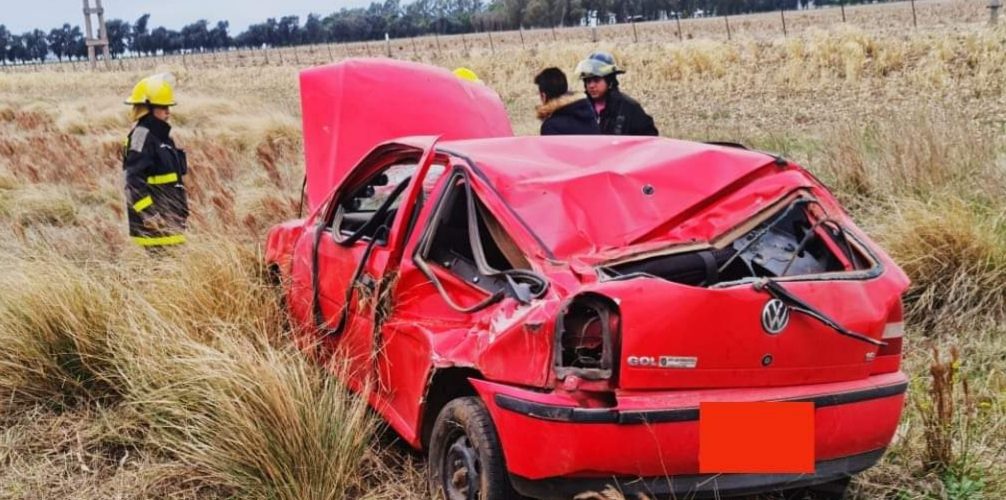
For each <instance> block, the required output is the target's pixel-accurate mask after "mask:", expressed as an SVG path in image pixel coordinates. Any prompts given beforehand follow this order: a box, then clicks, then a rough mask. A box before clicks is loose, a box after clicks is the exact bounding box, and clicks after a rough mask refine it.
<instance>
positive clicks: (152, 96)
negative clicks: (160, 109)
mask: <svg viewBox="0 0 1006 500" xmlns="http://www.w3.org/2000/svg"><path fill="white" fill-rule="evenodd" d="M174 89H175V77H174V76H173V75H172V74H171V73H159V74H156V75H152V76H148V77H146V78H144V79H142V80H140V81H139V82H138V83H137V84H136V86H134V87H133V92H132V93H131V94H129V98H127V99H126V104H131V105H135V104H149V105H151V106H174V105H175V104H177V103H176V102H175V90H174Z"/></svg>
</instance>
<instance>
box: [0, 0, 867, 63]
mask: <svg viewBox="0 0 1006 500" xmlns="http://www.w3.org/2000/svg"><path fill="white" fill-rule="evenodd" d="M861 1H862V0H849V1H847V0H488V1H483V0H414V1H413V2H411V3H408V4H402V3H401V1H400V0H384V2H374V3H371V4H370V6H368V7H358V8H352V9H349V8H343V9H342V10H340V11H338V12H334V13H332V14H329V15H327V16H324V17H322V16H321V15H318V14H311V15H309V16H307V19H305V20H304V22H303V23H302V22H301V19H300V17H299V16H284V17H281V18H279V19H276V18H269V19H267V20H266V21H265V22H262V23H257V24H253V25H251V26H249V27H248V29H247V30H245V31H244V32H242V33H239V34H237V35H235V36H231V34H230V23H229V22H228V21H218V22H216V23H215V24H211V23H210V22H209V21H206V20H199V21H196V22H194V23H192V24H189V25H187V26H185V27H183V28H182V29H180V30H173V29H168V28H165V27H163V26H158V27H151V26H150V15H149V14H144V15H143V16H141V17H140V18H139V19H137V20H136V21H133V22H128V21H123V20H121V19H111V20H109V21H107V22H106V23H105V24H106V29H107V32H108V33H107V35H108V41H109V51H110V53H111V55H112V57H120V56H122V55H123V54H126V53H127V52H128V53H130V54H138V55H151V54H179V53H192V52H205V51H217V50H227V49H231V48H262V47H289V46H293V45H304V44H319V43H332V42H337V43H338V42H355V41H367V40H378V39H383V38H384V37H385V36H390V37H392V38H402V37H412V36H420V35H428V34H433V33H438V34H458V33H472V32H480V31H489V30H501V29H517V28H518V27H522V28H542V27H552V26H557V27H558V26H577V25H582V24H589V23H592V22H600V23H602V24H603V23H607V22H611V21H613V22H628V21H648V20H656V19H673V18H674V17H675V16H681V17H691V16H693V15H696V14H699V13H702V14H704V15H735V14H742V13H749V12H764V11H770V10H778V9H787V10H792V9H797V8H800V7H802V6H807V4H811V5H816V6H823V5H838V4H839V3H860V2H861ZM801 2H803V4H801ZM86 55H87V45H86V43H85V40H84V35H83V32H82V31H81V29H80V27H79V26H71V25H70V24H64V25H63V26H61V27H58V28H53V29H52V30H50V31H49V32H45V31H42V30H39V29H35V30H32V31H28V32H25V33H23V34H20V35H18V34H14V33H11V32H10V31H8V30H7V28H6V27H5V26H4V25H2V24H0V62H2V63H3V64H10V63H26V62H38V61H45V60H47V59H53V58H54V59H57V60H60V61H62V60H64V59H80V58H84V57H86Z"/></svg>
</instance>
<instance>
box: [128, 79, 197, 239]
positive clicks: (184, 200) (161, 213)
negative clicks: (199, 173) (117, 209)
mask: <svg viewBox="0 0 1006 500" xmlns="http://www.w3.org/2000/svg"><path fill="white" fill-rule="evenodd" d="M126 104H129V105H131V106H133V109H132V118H133V121H135V122H136V125H135V126H134V127H133V129H132V130H131V131H130V132H129V136H128V137H127V138H126V141H125V144H124V147H123V156H122V168H123V170H124V172H125V177H126V213H127V214H128V219H129V236H130V237H131V239H132V240H133V242H134V243H136V244H138V245H140V246H142V247H144V248H147V249H148V250H156V249H160V248H164V247H169V246H177V245H180V244H182V243H185V234H184V233H185V226H186V220H187V219H188V216H189V207H188V197H187V195H186V192H185V185H184V184H183V178H184V176H185V174H186V173H188V163H187V161H186V158H185V152H184V151H182V150H181V149H178V148H177V147H175V142H174V141H173V140H172V139H171V125H168V120H169V119H170V117H171V106H174V105H175V99H174V79H173V78H172V77H171V75H170V74H161V75H154V76H151V77H147V78H144V79H143V80H141V81H140V82H139V83H137V84H136V86H135V87H134V88H133V92H132V94H131V95H130V96H129V98H128V99H127V100H126Z"/></svg>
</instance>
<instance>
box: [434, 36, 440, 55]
mask: <svg viewBox="0 0 1006 500" xmlns="http://www.w3.org/2000/svg"><path fill="white" fill-rule="evenodd" d="M433 38H434V39H435V40H436V41H437V56H439V55H440V35H439V34H437V30H433Z"/></svg>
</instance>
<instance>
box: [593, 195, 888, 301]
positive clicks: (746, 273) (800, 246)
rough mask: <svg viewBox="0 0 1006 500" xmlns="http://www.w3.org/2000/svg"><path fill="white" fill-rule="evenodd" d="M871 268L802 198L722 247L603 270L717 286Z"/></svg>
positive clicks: (810, 202) (818, 210) (818, 209)
mask: <svg viewBox="0 0 1006 500" xmlns="http://www.w3.org/2000/svg"><path fill="white" fill-rule="evenodd" d="M871 266H872V261H871V259H869V258H868V257H867V256H866V255H864V254H863V253H862V251H861V250H860V247H859V246H858V245H855V244H854V243H853V242H852V239H851V237H850V236H849V235H848V234H846V232H845V230H844V228H843V227H842V226H841V225H840V224H838V223H837V222H836V221H835V220H834V219H832V218H830V217H828V216H827V214H826V213H825V212H824V210H823V208H821V206H820V204H819V203H818V202H817V201H816V200H813V199H810V198H798V199H796V200H795V201H793V202H792V203H790V204H788V205H786V206H785V207H784V208H782V209H781V210H779V211H777V212H775V213H774V214H772V215H771V216H770V217H768V218H767V219H766V220H764V221H762V222H761V223H759V224H757V225H756V226H755V227H754V228H752V229H751V230H749V231H747V232H745V233H744V234H742V235H741V236H740V237H738V238H736V239H734V240H733V241H730V242H727V243H726V244H725V245H722V247H721V248H708V249H702V250H697V251H690V252H681V253H674V254H669V255H668V254H665V255H659V256H655V257H649V258H644V259H639V260H634V261H630V262H624V263H620V264H615V265H609V266H605V267H603V268H601V272H602V274H603V275H605V276H606V277H607V278H609V279H610V278H619V277H627V276H632V275H640V274H642V275H649V276H655V277H659V278H663V279H666V280H668V281H672V282H675V283H681V284H684V285H691V286H703V287H711V286H715V285H718V284H723V283H733V282H737V281H742V280H746V279H757V278H784V277H794V276H808V275H817V274H825V273H840V272H849V271H862V270H866V269H869V268H870V267H871Z"/></svg>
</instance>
